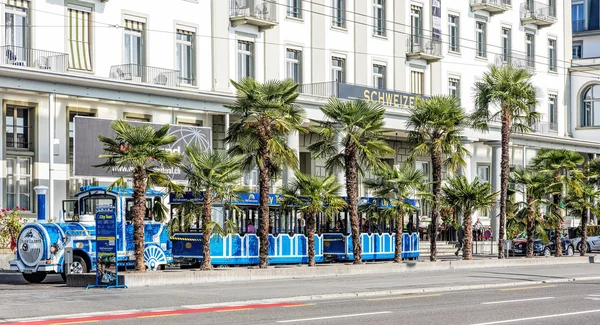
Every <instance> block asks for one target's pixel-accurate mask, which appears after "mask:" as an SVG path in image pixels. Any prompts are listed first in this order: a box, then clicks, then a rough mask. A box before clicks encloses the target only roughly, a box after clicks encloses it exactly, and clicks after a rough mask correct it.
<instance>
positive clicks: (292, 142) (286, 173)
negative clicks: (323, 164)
mask: <svg viewBox="0 0 600 325" xmlns="http://www.w3.org/2000/svg"><path fill="white" fill-rule="evenodd" d="M287 145H288V146H289V147H290V148H291V149H292V150H294V153H295V154H296V157H297V158H298V159H300V135H299V134H298V131H294V132H292V133H291V134H290V135H288V137H287ZM297 167H299V166H297ZM293 179H294V169H293V168H285V169H284V170H283V177H282V184H281V185H282V186H287V185H289V184H290V182H291V181H292V180H293Z"/></svg>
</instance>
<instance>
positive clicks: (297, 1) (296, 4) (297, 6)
mask: <svg viewBox="0 0 600 325" xmlns="http://www.w3.org/2000/svg"><path fill="white" fill-rule="evenodd" d="M287 16H288V17H294V18H302V0H287Z"/></svg>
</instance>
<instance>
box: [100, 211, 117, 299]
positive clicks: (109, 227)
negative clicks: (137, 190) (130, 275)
mask: <svg viewBox="0 0 600 325" xmlns="http://www.w3.org/2000/svg"><path fill="white" fill-rule="evenodd" d="M117 260H118V237H117V214H116V211H115V207H114V206H112V205H107V206H98V207H97V208H96V286H106V287H115V286H118V280H117V279H118V267H117Z"/></svg>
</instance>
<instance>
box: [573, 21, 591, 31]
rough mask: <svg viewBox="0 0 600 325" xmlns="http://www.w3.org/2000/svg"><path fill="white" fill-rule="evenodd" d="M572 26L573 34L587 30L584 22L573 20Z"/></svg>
mask: <svg viewBox="0 0 600 325" xmlns="http://www.w3.org/2000/svg"><path fill="white" fill-rule="evenodd" d="M572 25H573V32H574V33H576V32H583V31H585V30H587V29H586V28H585V20H573V22H572Z"/></svg>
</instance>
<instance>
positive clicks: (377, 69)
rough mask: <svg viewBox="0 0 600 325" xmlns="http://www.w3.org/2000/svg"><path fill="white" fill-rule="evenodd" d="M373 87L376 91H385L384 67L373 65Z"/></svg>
mask: <svg viewBox="0 0 600 325" xmlns="http://www.w3.org/2000/svg"><path fill="white" fill-rule="evenodd" d="M373 87H374V88H377V89H386V88H385V87H386V84H385V66H384V65H380V64H373Z"/></svg>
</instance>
